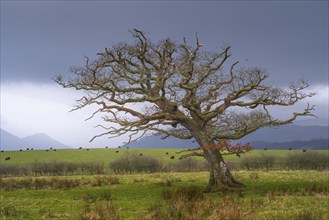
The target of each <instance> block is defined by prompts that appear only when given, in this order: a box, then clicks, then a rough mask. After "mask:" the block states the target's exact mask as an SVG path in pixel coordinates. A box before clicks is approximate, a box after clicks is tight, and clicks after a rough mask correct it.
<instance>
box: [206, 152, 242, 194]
mask: <svg viewBox="0 0 329 220" xmlns="http://www.w3.org/2000/svg"><path fill="white" fill-rule="evenodd" d="M204 156H205V158H206V160H207V162H208V164H209V171H210V177H209V182H208V186H207V188H206V190H205V191H217V190H222V189H227V188H230V187H241V186H244V185H243V184H242V183H240V182H239V181H237V180H236V179H235V178H234V177H233V175H232V173H231V172H230V170H229V168H228V167H227V165H226V163H225V162H224V159H223V157H222V155H221V153H220V151H219V150H212V151H210V150H204Z"/></svg>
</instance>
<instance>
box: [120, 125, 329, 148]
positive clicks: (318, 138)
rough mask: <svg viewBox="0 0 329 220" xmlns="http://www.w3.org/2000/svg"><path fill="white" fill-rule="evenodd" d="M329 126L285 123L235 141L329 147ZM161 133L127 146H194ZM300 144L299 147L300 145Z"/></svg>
mask: <svg viewBox="0 0 329 220" xmlns="http://www.w3.org/2000/svg"><path fill="white" fill-rule="evenodd" d="M328 133H329V127H328V126H299V125H285V126H281V127H275V128H261V129H259V130H257V131H255V132H253V133H251V134H249V135H247V136H245V137H244V138H242V139H240V140H237V141H232V142H233V143H239V142H241V143H247V142H249V143H251V144H252V145H253V146H254V145H255V146H254V147H255V148H256V149H257V148H258V149H262V148H265V147H266V148H269V149H289V148H294V149H297V148H306V149H311V148H312V149H328V139H329V137H328V136H329V134H328ZM161 136H162V135H161V134H155V135H151V136H147V137H144V138H142V139H140V140H139V141H135V142H132V143H130V144H128V145H126V147H132V148H194V147H196V146H197V143H194V142H193V140H181V139H178V138H174V137H169V138H166V139H164V140H162V139H161ZM298 146H299V147H298Z"/></svg>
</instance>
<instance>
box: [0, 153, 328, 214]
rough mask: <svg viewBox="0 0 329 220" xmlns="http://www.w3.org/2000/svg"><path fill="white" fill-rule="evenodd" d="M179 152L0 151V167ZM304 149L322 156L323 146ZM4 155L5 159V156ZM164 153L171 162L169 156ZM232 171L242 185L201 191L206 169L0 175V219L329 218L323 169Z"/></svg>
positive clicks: (259, 155) (234, 159)
mask: <svg viewBox="0 0 329 220" xmlns="http://www.w3.org/2000/svg"><path fill="white" fill-rule="evenodd" d="M116 151H119V152H118V153H116ZM179 151H180V150H178V149H126V148H121V149H111V148H108V149H105V148H104V149H93V148H91V149H89V151H87V149H64V150H56V151H45V150H33V151H22V152H20V151H5V152H2V153H1V154H0V160H1V164H0V165H1V166H2V167H4V168H5V167H6V165H8V166H10V165H13V166H16V165H17V166H19V167H25V166H30V165H32V164H35V163H38V162H40V163H41V162H44V164H47V163H49V164H51V163H53V162H54V161H57V162H70V163H82V162H88V161H90V162H93V161H98V162H102V163H105V164H109V163H111V162H113V161H116V160H118V159H120V158H122V157H126V156H127V155H128V156H129V155H139V154H143V157H146V156H150V157H154V158H160V159H161V160H162V161H163V163H171V162H173V161H179V160H178V158H179V156H180V154H177V153H176V152H179ZM312 152H315V153H318V154H320V155H326V156H327V157H328V151H312ZM166 153H168V154H166ZM307 153H309V152H307ZM295 154H296V155H299V154H300V155H303V153H302V151H297V150H296V151H285V150H267V151H264V150H255V151H252V152H250V153H248V154H246V155H242V156H241V158H239V157H237V156H236V155H229V156H225V158H226V160H227V161H231V162H238V161H240V160H243V158H246V157H250V158H262V157H264V155H272V156H275V157H276V158H285V157H286V156H288V155H295ZM304 155H306V153H305V154H304ZM310 155H311V154H310ZM9 156H10V157H11V160H7V161H5V158H6V157H9ZM171 156H175V159H174V160H172V159H170V157H171ZM140 158H142V157H140ZM200 159H201V158H200ZM41 164H42V163H41ZM1 166H0V167H1ZM326 166H327V165H326ZM233 175H234V176H235V177H236V178H237V179H238V180H240V181H241V182H243V183H244V184H245V185H246V186H245V187H243V188H239V189H234V190H226V191H219V192H211V193H203V189H204V188H205V186H206V184H207V182H208V172H204V171H203V172H175V171H166V172H156V173H126V174H120V175H119V174H115V173H113V172H107V173H105V174H104V173H102V174H97V175H96V174H95V175H81V174H76V175H65V176H63V175H56V176H52V175H46V176H44V175H30V176H26V175H25V176H19V175H18V176H10V175H4V176H1V179H0V202H1V206H0V219H13V220H14V219H15V220H16V219H22V220H23V219H24V220H25V219H31V220H32V219H67V220H74V219H77V220H83V219H84V220H96V219H97V220H98V219H145V220H146V219H154V220H155V219H163V220H166V219H214V220H215V219H216V220H217V219H232V220H236V219H237V220H238V219H250V220H258V219H260V220H262V219H264V220H268V219H287V220H288V219H289V220H290V219H296V220H305V219H310V220H312V219H314V220H315V219H323V220H328V219H329V171H328V169H321V170H311V169H309V170H278V169H276V170H269V171H266V170H264V169H260V170H243V169H239V170H235V169H233Z"/></svg>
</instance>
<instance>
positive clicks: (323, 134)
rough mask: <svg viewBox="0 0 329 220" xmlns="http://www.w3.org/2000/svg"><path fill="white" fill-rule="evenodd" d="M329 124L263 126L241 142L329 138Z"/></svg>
mask: <svg viewBox="0 0 329 220" xmlns="http://www.w3.org/2000/svg"><path fill="white" fill-rule="evenodd" d="M328 138H329V127H328V126H299V125H285V126H280V127H273V128H262V129H259V130H257V131H255V132H253V133H251V134H249V135H247V136H245V137H243V138H242V139H241V140H240V141H241V142H253V141H265V142H288V141H308V140H312V139H328Z"/></svg>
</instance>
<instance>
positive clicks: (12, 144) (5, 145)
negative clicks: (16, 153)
mask: <svg viewBox="0 0 329 220" xmlns="http://www.w3.org/2000/svg"><path fill="white" fill-rule="evenodd" d="M22 146H26V143H25V142H24V141H23V140H22V139H20V138H19V137H16V136H15V135H13V134H11V133H9V132H7V131H5V130H3V129H1V133H0V148H1V150H9V149H12V150H19V149H20V148H21V147H22Z"/></svg>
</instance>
